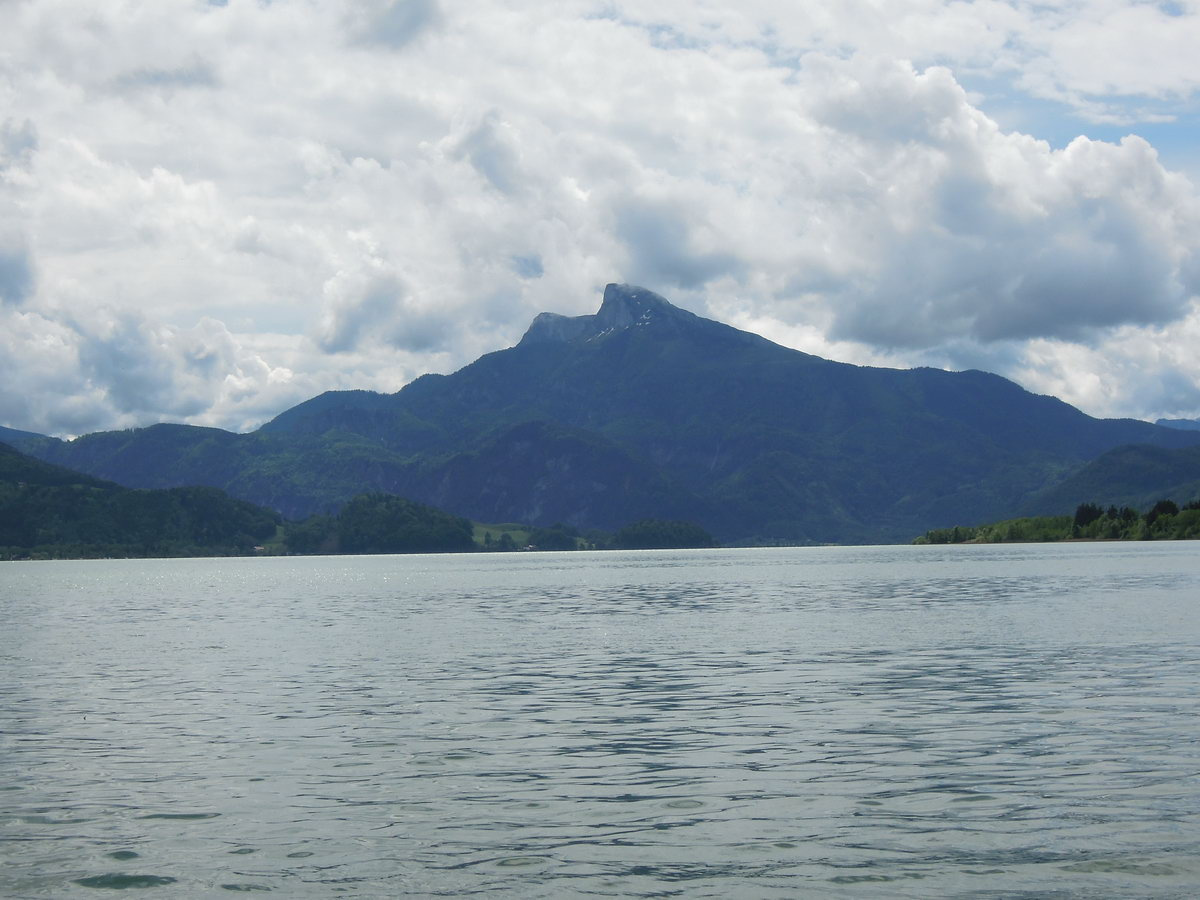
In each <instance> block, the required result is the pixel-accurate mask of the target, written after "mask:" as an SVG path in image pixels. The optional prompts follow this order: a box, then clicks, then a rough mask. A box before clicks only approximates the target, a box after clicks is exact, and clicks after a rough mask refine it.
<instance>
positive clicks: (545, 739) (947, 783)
mask: <svg viewBox="0 0 1200 900" xmlns="http://www.w3.org/2000/svg"><path fill="white" fill-rule="evenodd" d="M1198 689H1200V543H1180V544H1086V545H1080V544H1073V545H1063V544H1057V545H1038V546H1032V545H1023V546H1012V545H1009V546H984V547H962V546H959V547H868V548H814V549H779V550H725V551H694V552H674V553H653V552H644V553H577V554H569V553H542V554H532V553H531V554H507V555H501V554H487V555H485V554H478V555H465V556H462V555H460V556H407V557H404V556H378V557H338V558H293V559H284V558H276V559H234V560H228V559H217V560H152V561H80V562H50V563H3V564H0V896H4V897H13V898H19V897H55V898H57V897H85V896H87V897H94V896H97V894H99V895H101V896H104V895H106V894H111V893H112V891H113V890H117V889H126V890H134V889H138V896H159V895H161V896H187V897H206V896H212V897H222V896H228V894H229V893H230V892H244V891H274V892H277V893H278V894H279V895H281V896H286V897H328V896H332V895H337V894H342V895H346V896H354V897H394V896H422V897H426V896H454V897H458V896H468V895H472V894H476V895H482V896H512V897H518V896H519V897H575V896H580V897H582V896H614V897H628V896H642V897H669V896H680V897H689V898H690V897H774V896H778V897H796V896H823V897H824V896H828V897H862V896H879V897H997V896H1002V897H1026V896H1028V897H1055V896H1060V897H1076V896H1088V897H1193V896H1195V895H1196V894H1197V893H1200V778H1198V776H1200V715H1198V713H1200V703H1198V701H1197V695H1198Z"/></svg>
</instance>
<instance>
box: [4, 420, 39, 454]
mask: <svg viewBox="0 0 1200 900" xmlns="http://www.w3.org/2000/svg"><path fill="white" fill-rule="evenodd" d="M48 440H51V439H50V438H48V437H46V436H45V435H44V434H35V433H34V432H32V431H18V430H17V429H16V428H5V427H4V426H3V425H0V443H5V444H8V445H9V446H10V447H15V448H17V449H20V448H21V447H22V446H24V445H27V444H29V443H31V442H38V441H48Z"/></svg>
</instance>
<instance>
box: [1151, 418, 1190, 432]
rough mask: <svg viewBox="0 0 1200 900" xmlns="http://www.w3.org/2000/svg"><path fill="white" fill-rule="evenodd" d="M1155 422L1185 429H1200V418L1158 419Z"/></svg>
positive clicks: (1168, 426) (1165, 426)
mask: <svg viewBox="0 0 1200 900" xmlns="http://www.w3.org/2000/svg"><path fill="white" fill-rule="evenodd" d="M1154 424H1155V425H1162V426H1163V427H1164V428H1179V429H1181V430H1183V431H1200V419H1158V420H1157V421H1156V422H1155V423H1154Z"/></svg>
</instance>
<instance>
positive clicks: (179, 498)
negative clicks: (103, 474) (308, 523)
mask: <svg viewBox="0 0 1200 900" xmlns="http://www.w3.org/2000/svg"><path fill="white" fill-rule="evenodd" d="M278 522H279V519H278V516H277V515H276V514H274V513H272V512H269V511H267V510H264V509H261V508H259V507H256V506H253V505H252V504H250V503H247V502H245V501H242V500H234V499H233V498H231V497H229V496H228V495H226V494H225V493H223V492H222V491H219V490H217V489H215V488H205V487H180V488H171V489H168V490H133V489H129V488H124V487H121V486H119V485H116V484H113V483H111V482H106V481H101V480H99V479H96V478H91V477H89V476H87V475H81V474H78V473H76V472H71V471H68V470H66V469H63V468H60V467H58V466H52V465H48V464H46V463H44V462H41V461H39V460H36V459H33V458H31V457H28V456H25V455H24V454H21V453H19V452H18V451H16V450H15V449H13V448H12V447H10V446H8V445H7V444H0V559H12V558H22V557H27V556H35V557H79V556H195V555H210V554H211V555H229V554H242V553H249V552H252V550H253V548H254V546H255V545H256V544H258V543H261V542H262V541H264V540H267V539H269V538H270V537H272V536H273V535H274V534H275V532H276V528H277V525H278Z"/></svg>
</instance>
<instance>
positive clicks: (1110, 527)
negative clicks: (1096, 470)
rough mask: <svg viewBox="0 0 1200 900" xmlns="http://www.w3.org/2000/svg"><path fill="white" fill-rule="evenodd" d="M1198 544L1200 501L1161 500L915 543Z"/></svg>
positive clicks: (948, 531) (936, 532)
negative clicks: (1142, 506)
mask: <svg viewBox="0 0 1200 900" xmlns="http://www.w3.org/2000/svg"><path fill="white" fill-rule="evenodd" d="M1184 540H1200V500H1193V501H1191V502H1190V503H1186V504H1184V505H1183V506H1182V507H1180V506H1179V505H1178V504H1176V503H1175V502H1174V501H1173V500H1159V501H1158V502H1157V503H1155V504H1154V505H1153V506H1152V507H1150V508H1149V509H1148V510H1146V511H1145V512H1144V513H1139V512H1138V511H1137V510H1135V509H1133V508H1131V507H1128V506H1122V507H1119V508H1118V507H1116V506H1109V507H1108V508H1104V507H1101V506H1099V505H1098V504H1095V503H1082V504H1080V505H1079V506H1078V507H1077V508H1076V509H1075V515H1074V516H1029V517H1026V518H1021V519H1005V520H1004V521H1002V522H992V523H990V524H987V525H973V526H962V525H956V526H954V527H953V528H936V529H933V530H931V531H927V532H925V534H923V535H921V536H920V537H918V538H916V539H915V540H914V541H913V543H914V544H1032V543H1050V542H1056V541H1184Z"/></svg>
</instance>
